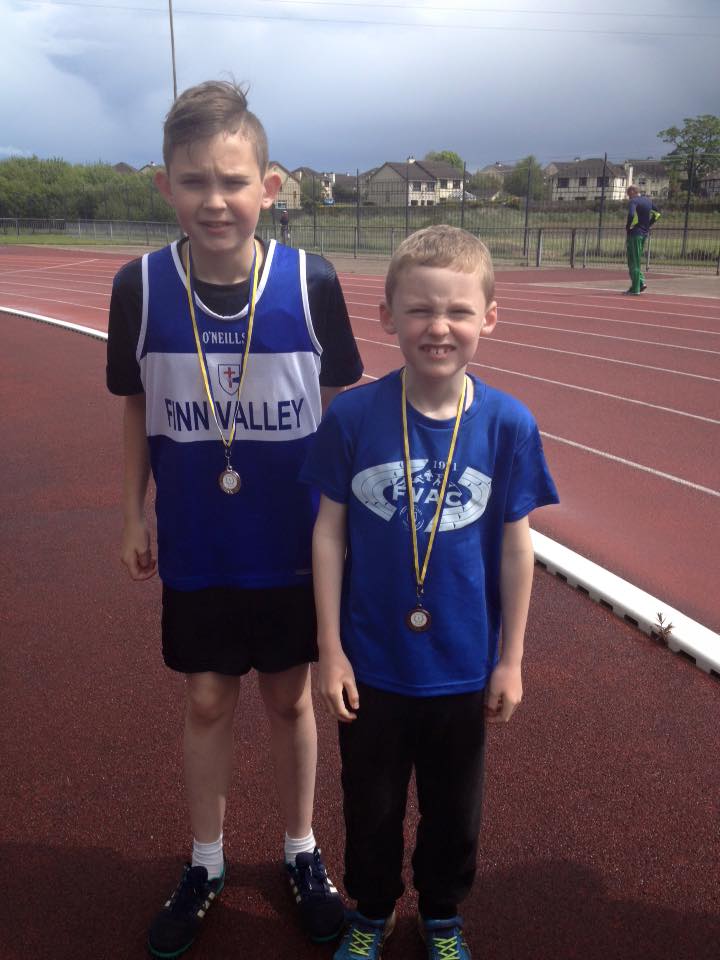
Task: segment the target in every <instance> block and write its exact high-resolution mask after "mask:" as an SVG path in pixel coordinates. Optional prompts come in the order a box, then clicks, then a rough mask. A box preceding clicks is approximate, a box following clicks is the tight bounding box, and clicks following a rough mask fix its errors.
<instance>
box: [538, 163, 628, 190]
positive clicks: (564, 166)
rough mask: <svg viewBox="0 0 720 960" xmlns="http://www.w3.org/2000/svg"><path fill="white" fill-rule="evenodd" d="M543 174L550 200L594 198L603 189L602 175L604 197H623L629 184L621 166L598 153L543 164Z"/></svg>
mask: <svg viewBox="0 0 720 960" xmlns="http://www.w3.org/2000/svg"><path fill="white" fill-rule="evenodd" d="M545 176H546V179H547V181H548V182H549V183H550V185H551V187H552V199H553V200H569V201H575V200H597V199H599V198H600V197H601V196H602V193H603V177H604V180H605V199H606V200H623V199H624V198H625V191H626V190H627V186H628V178H627V172H626V171H625V168H624V167H621V166H619V165H618V164H614V163H610V161H609V160H608V161H607V162H605V161H603V159H602V158H597V157H591V158H589V159H587V160H582V159H581V158H580V157H576V158H575V159H574V160H572V161H569V162H567V161H563V160H560V161H553V163H550V164H548V165H547V167H546V168H545Z"/></svg>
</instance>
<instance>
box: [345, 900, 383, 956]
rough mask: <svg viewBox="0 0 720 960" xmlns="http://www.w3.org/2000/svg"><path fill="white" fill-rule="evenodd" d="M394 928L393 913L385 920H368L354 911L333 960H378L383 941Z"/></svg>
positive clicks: (349, 916)
mask: <svg viewBox="0 0 720 960" xmlns="http://www.w3.org/2000/svg"><path fill="white" fill-rule="evenodd" d="M394 927H395V911H394V910H393V912H392V914H391V915H390V916H389V917H388V918H387V920H369V919H368V918H367V917H364V916H363V915H362V914H361V913H358V912H357V911H354V912H353V913H350V914H349V915H348V928H347V930H346V931H345V936H344V937H343V939H342V943H341V944H340V946H339V947H338V949H337V950H336V951H335V953H334V955H333V960H379V958H380V956H381V954H382V950H383V946H384V944H385V941H386V940H387V938H388V937H389V936H390V934H391V933H392V932H393V929H394Z"/></svg>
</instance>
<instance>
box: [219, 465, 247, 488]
mask: <svg viewBox="0 0 720 960" xmlns="http://www.w3.org/2000/svg"><path fill="white" fill-rule="evenodd" d="M218 484H219V486H220V489H221V490H222V492H223V493H229V494H233V493H238V492H239V491H240V487H241V486H242V480H241V479H240V474H239V473H238V472H237V471H236V470H233V468H232V467H228V468H227V469H225V470H223V472H222V473H221V474H220V476H219V477H218Z"/></svg>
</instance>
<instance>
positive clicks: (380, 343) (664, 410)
mask: <svg viewBox="0 0 720 960" xmlns="http://www.w3.org/2000/svg"><path fill="white" fill-rule="evenodd" d="M355 339H356V340H357V341H359V342H360V343H374V344H377V346H379V347H391V348H392V349H393V350H399V349H400V347H399V346H398V345H397V344H396V343H385V342H383V341H382V340H370V339H369V338H367V337H355ZM468 366H471V367H481V368H483V369H485V370H495V371H497V372H498V373H508V374H510V375H511V376H514V377H523V378H525V379H526V380H537V381H539V382H540V383H550V384H552V385H553V386H555V387H565V388H566V389H568V390H579V391H580V392H581V393H591V394H594V395H595V396H598V397H606V398H607V399H609V400H620V401H621V402H622V403H632V404H635V405H636V406H639V407H649V408H650V409H651V410H660V411H661V412H662V413H673V414H675V415H676V416H678V417H688V418H689V419H690V420H700V421H702V422H703V423H712V424H717V425H718V426H720V420H716V419H714V418H713V417H703V416H701V415H700V414H699V413H688V412H687V411H685V410H676V409H675V408H674V407H663V406H661V405H660V404H657V403H649V402H648V401H647V400H635V399H633V398H632V397H621V396H620V395H619V394H617V393H607V392H605V391H604V390H593V389H592V387H581V386H579V385H578V384H576V383H564V382H563V381H562V380H551V379H549V378H548V377H537V376H534V375H533V374H531V373H521V372H520V371H519V370H507V369H506V368H505V367H495V366H493V365H492V364H490V363H478V362H477V361H475V360H473V361H471V362H470V363H469V364H468Z"/></svg>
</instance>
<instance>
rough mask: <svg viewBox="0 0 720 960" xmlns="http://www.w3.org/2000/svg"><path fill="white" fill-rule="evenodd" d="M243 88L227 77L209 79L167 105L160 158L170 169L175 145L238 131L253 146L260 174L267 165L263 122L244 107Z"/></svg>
mask: <svg viewBox="0 0 720 960" xmlns="http://www.w3.org/2000/svg"><path fill="white" fill-rule="evenodd" d="M245 94H246V91H245V90H243V89H242V87H240V86H238V84H236V83H234V82H230V81H228V80H208V81H206V82H205V83H199V84H198V85H197V86H195V87H189V88H188V89H187V90H185V91H184V92H183V93H181V94H180V96H179V97H178V98H177V100H176V101H175V103H173V105H172V107H171V108H170V110H169V112H168V115H167V117H166V118H165V125H164V127H163V161H164V163H165V169H166V170H169V168H170V162H171V160H172V155H173V152H174V151H175V148H176V147H180V146H184V145H187V144H191V143H195V142H197V141H198V140H206V139H208V138H209V137H214V136H215V135H216V134H218V133H241V134H242V136H244V137H245V138H246V139H247V140H249V141H250V143H251V144H252V145H253V147H254V149H255V157H256V158H257V163H258V167H259V168H260V176H264V175H265V171H266V170H267V165H268V141H267V134H266V133H265V129H264V127H263V125H262V124H261V123H260V121H259V120H258V118H257V117H256V116H255V114H254V113H251V112H250V111H249V110H248V107H247V97H246V95H245Z"/></svg>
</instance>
